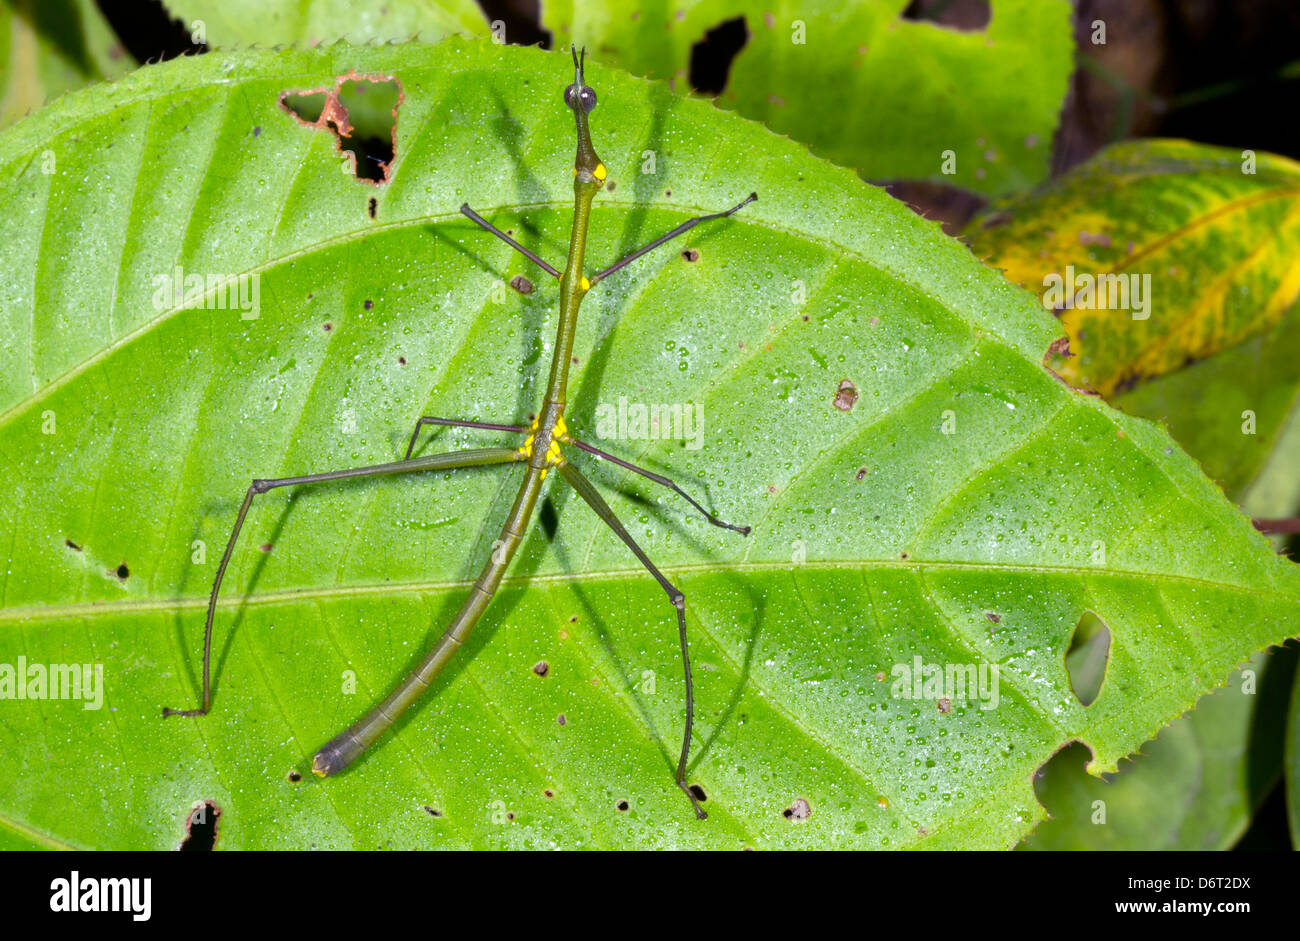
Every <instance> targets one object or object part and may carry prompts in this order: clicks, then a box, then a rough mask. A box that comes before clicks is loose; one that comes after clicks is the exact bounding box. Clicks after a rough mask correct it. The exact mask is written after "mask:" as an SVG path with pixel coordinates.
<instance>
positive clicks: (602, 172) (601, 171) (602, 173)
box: [591, 163, 609, 183]
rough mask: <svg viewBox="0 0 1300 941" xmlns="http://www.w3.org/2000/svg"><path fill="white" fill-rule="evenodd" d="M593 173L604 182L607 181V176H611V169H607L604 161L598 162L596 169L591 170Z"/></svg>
mask: <svg viewBox="0 0 1300 941" xmlns="http://www.w3.org/2000/svg"><path fill="white" fill-rule="evenodd" d="M591 175H592V176H594V177H595V178H596V179H598V180H600V181H601V182H602V183H603V182H605V177H607V176H609V171H608V170H606V169H605V165H604V164H603V163H598V164H596V169H595V170H593V171H591Z"/></svg>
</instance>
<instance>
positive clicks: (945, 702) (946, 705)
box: [938, 696, 952, 715]
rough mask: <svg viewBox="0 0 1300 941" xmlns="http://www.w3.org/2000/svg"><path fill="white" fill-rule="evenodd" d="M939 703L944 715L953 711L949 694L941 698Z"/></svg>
mask: <svg viewBox="0 0 1300 941" xmlns="http://www.w3.org/2000/svg"><path fill="white" fill-rule="evenodd" d="M938 705H939V711H940V712H942V713H943V714H944V715H948V714H949V713H950V712H952V700H951V699H949V698H948V697H947V696H944V697H943V698H941V699H940V700H939V703H938Z"/></svg>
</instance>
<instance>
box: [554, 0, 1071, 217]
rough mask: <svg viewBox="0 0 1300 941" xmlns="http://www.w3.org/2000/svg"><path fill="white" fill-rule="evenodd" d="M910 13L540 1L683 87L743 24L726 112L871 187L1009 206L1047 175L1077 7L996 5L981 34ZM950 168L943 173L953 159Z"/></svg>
mask: <svg viewBox="0 0 1300 941" xmlns="http://www.w3.org/2000/svg"><path fill="white" fill-rule="evenodd" d="M907 5H908V0H856V2H853V3H825V2H822V0H792V2H788V3H783V4H779V5H773V4H771V3H767V2H756V0H702V2H670V3H664V4H657V5H655V6H654V7H653V8H650V9H646V8H642V7H635V8H634V7H630V6H627V5H626V4H622V3H619V2H617V0H597V2H590V0H582V2H575V0H543V3H542V22H543V23H544V24H545V25H546V27H547V28H549V29H550V30H552V32H553V33H554V34H555V35H556V36H557V37H562V38H563V39H564V40H566V41H572V42H577V43H585V44H586V45H588V46H590V47H592V48H593V49H595V50H597V51H598V54H599V55H600V56H601V57H602V58H603V59H608V60H611V61H613V63H614V64H616V65H618V66H619V67H621V68H625V69H628V70H629V71H632V72H636V73H638V74H640V75H649V76H652V77H655V78H664V79H675V80H676V81H677V83H678V87H679V88H680V87H685V83H686V78H687V69H688V67H689V65H690V61H691V49H692V47H693V46H694V45H695V44H697V43H699V42H701V41H703V40H704V38H705V36H706V34H707V33H708V32H709V31H710V30H713V29H714V28H716V27H718V26H719V25H721V24H723V23H725V22H727V21H730V20H733V19H735V18H737V17H741V18H743V19H744V23H745V28H746V30H747V32H748V40H747V41H746V43H745V46H744V48H743V49H741V51H740V52H739V54H737V55H736V58H735V60H734V62H733V63H732V65H731V70H730V75H729V77H728V82H727V85H726V87H725V89H724V92H723V94H722V95H721V96H720V97H719V99H718V103H719V104H721V105H722V106H724V107H734V108H735V109H736V110H738V111H739V112H740V113H741V114H743V115H745V116H746V117H750V118H755V119H757V120H759V121H762V122H763V123H765V124H767V125H768V126H769V127H771V128H772V129H773V130H775V131H778V132H780V133H782V134H789V135H790V136H791V137H793V138H794V139H795V140H801V141H806V142H807V143H808V144H810V145H811V146H812V148H813V150H814V151H815V152H816V153H819V154H821V155H822V156H825V157H828V158H830V159H831V160H834V161H835V162H836V163H839V164H841V165H842V166H848V167H856V168H857V169H858V170H859V171H860V172H861V173H862V175H863V176H864V177H866V178H867V179H875V180H883V179H894V178H902V179H928V180H936V181H938V182H941V183H948V184H952V185H955V186H964V187H966V188H968V189H972V190H975V191H976V192H979V193H985V194H999V193H1005V192H1008V191H1010V190H1015V189H1019V188H1021V187H1024V186H1028V185H1030V184H1033V183H1037V182H1039V181H1040V180H1042V179H1043V178H1044V177H1046V175H1047V169H1048V158H1049V156H1050V154H1051V146H1052V135H1053V134H1054V132H1055V130H1056V122H1057V118H1058V115H1059V112H1060V108H1061V101H1062V99H1063V98H1064V97H1065V92H1066V88H1067V86H1068V84H1069V78H1070V73H1071V71H1072V70H1073V50H1074V40H1073V36H1072V33H1071V28H1070V5H1069V3H1067V2H1063V0H992V3H991V4H990V6H991V9H992V16H991V19H990V20H989V24H988V26H987V27H986V28H985V29H984V30H980V31H971V32H963V31H958V30H954V29H948V28H945V27H942V26H938V25H936V24H934V23H929V22H916V21H912V20H906V19H903V18H902V14H903V11H904V9H906V7H907ZM948 152H951V154H952V157H951V164H950V165H949V166H948V167H945V163H946V162H947V160H948V157H947V153H948Z"/></svg>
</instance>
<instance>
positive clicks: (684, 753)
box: [163, 49, 758, 819]
mask: <svg viewBox="0 0 1300 941" xmlns="http://www.w3.org/2000/svg"><path fill="white" fill-rule="evenodd" d="M571 52H572V55H573V69H574V77H573V84H572V85H569V86H568V87H567V88H566V89H565V90H564V103H565V104H566V105H567V106H568V107H569V109H570V110H572V111H573V115H574V120H575V122H576V126H577V145H578V146H577V155H576V157H575V159H574V167H573V177H574V179H573V194H574V205H573V228H572V232H571V234H570V236H569V255H568V258H567V259H566V260H565V263H564V270H563V271H561V270H559V269H558V268H555V267H554V266H552V265H550V264H549V263H547V262H546V261H544V260H543V259H542V258H540V257H539V256H537V255H535V254H534V253H533V252H531V251H529V250H528V249H527V248H525V247H524V246H522V245H520V244H519V243H518V242H516V241H515V240H514V239H512V238H511V237H510V236H509V235H507V234H506V233H505V232H502V231H501V230H500V229H498V228H496V227H495V226H493V225H492V224H491V223H490V222H488V221H487V220H486V219H484V218H483V217H482V216H480V215H479V214H478V213H476V212H475V211H474V210H473V209H471V208H470V207H469V205H468V204H464V205H462V206H461V207H460V211H461V212H462V213H463V214H464V215H465V216H467V217H468V218H469V219H470V220H472V221H473V222H474V223H475V224H477V225H478V226H480V227H481V228H483V229H484V230H486V231H487V232H490V233H491V234H492V235H494V236H496V237H497V238H499V239H501V240H502V241H503V242H505V243H506V244H507V245H509V246H510V247H511V248H513V249H514V250H515V251H517V252H519V253H520V254H521V255H523V256H524V257H525V258H527V259H528V260H529V261H531V262H533V263H534V264H536V265H537V266H539V267H540V268H542V270H544V271H545V272H546V273H547V274H549V275H550V276H551V277H553V278H556V279H558V280H559V283H560V323H559V329H558V333H557V337H556V343H555V355H554V358H553V359H552V361H551V373H550V380H549V382H548V384H547V388H546V396H545V398H544V400H543V402H542V407H541V409H540V411H539V412H538V413H537V416H536V417H535V418H534V419H533V421H532V425H531V427H524V426H521V425H504V424H492V423H489V422H481V421H469V420H462V419H455V418H440V417H436V416H431V415H426V416H424V417H422V418H420V419H419V421H417V422H416V425H415V430H414V431H413V432H412V433H411V439H410V443H409V444H408V445H407V448H406V455H405V457H404V458H403V459H402V460H401V461H396V462H393V463H391V464H375V465H370V466H368V467H352V468H347V469H345V470H335V471H326V472H325V473H317V474H303V475H300V476H296V477H279V478H275V479H269V480H261V479H257V480H254V481H253V482H252V484H251V485H250V486H249V488H248V492H247V493H246V494H245V496H244V502H243V504H242V505H241V506H240V508H239V514H238V516H237V517H236V518H235V525H234V528H233V529H232V531H231V533H230V538H229V540H228V541H227V543H226V550H225V552H224V553H223V555H222V556H221V563H220V564H219V565H218V566H217V575H216V579H215V580H214V581H213V584H212V593H211V595H210V596H209V598H208V610H207V620H206V623H205V625H204V634H203V701H202V704H201V705H200V706H199V707H198V708H196V709H171V708H164V709H163V715H164V716H201V715H206V714H207V712H208V709H209V707H210V706H211V703H212V684H211V672H210V671H211V661H212V622H213V617H214V614H215V612H216V607H217V595H218V593H219V592H220V590H221V582H222V578H223V577H224V576H225V573H226V567H227V565H228V564H229V563H230V557H231V554H232V553H233V552H234V549H235V543H236V541H237V540H238V538H239V531H240V530H241V529H242V528H243V525H244V519H245V518H246V517H247V515H248V511H249V508H250V507H251V506H252V503H253V498H254V497H256V496H257V495H258V494H262V493H266V492H267V491H270V490H274V489H276V488H279V487H294V486H298V485H299V484H315V483H322V482H324V481H330V480H344V479H349V478H355V477H378V476H381V475H386V474H407V473H412V472H418V471H439V470H451V469H454V468H469V467H492V466H503V465H510V464H524V465H525V470H524V477H523V482H522V483H521V484H520V486H519V493H518V495H517V496H516V497H515V502H514V507H513V508H512V509H511V511H510V516H509V518H508V519H507V520H506V522H505V525H504V526H503V527H502V529H501V536H500V538H499V539H498V540H497V542H496V544H495V547H494V550H493V552H492V555H491V558H490V559H489V560H488V561H487V563H486V564H485V565H484V566H483V570H482V572H481V573H480V574H479V576H478V579H477V580H476V581H475V582H474V587H473V588H472V589H471V591H470V593H469V596H468V597H467V598H466V599H465V601H464V602H463V603H462V605H461V607H460V609H459V611H458V612H457V613H456V616H455V617H454V618H453V619H452V622H451V625H450V626H449V627H448V628H447V630H446V631H445V632H444V633H443V635H442V636H441V638H440V639H439V640H438V642H437V643H436V644H434V646H433V648H432V649H431V650H430V651H429V652H428V653H427V654H426V655H425V657H424V659H423V660H422V661H421V662H420V664H419V666H417V667H416V668H415V670H414V671H413V672H412V673H411V674H410V675H409V676H407V677H406V679H404V680H402V682H401V683H399V684H398V685H397V687H396V688H394V689H393V691H392V692H391V693H389V694H388V696H387V697H385V698H384V700H383V701H382V702H380V703H379V704H378V705H377V706H375V707H374V708H373V709H372V710H371V711H370V712H369V713H367V714H366V715H365V716H363V717H362V718H361V719H360V720H358V721H357V722H356V723H354V724H353V725H352V726H350V727H349V728H347V729H345V730H344V731H343V732H341V733H339V734H338V735H337V736H335V737H334V738H333V739H332V740H331V741H330V742H328V743H327V744H326V745H325V746H324V747H323V748H321V750H320V751H319V752H317V753H316V756H315V757H314V758H313V760H312V771H313V772H314V773H316V774H317V775H319V776H321V777H328V776H330V775H333V774H338V773H339V772H340V771H342V770H343V769H344V768H346V767H347V766H348V765H349V764H351V763H352V762H353V761H354V760H355V759H356V758H357V757H358V756H359V755H360V754H361V753H362V752H363V751H365V750H366V748H368V747H369V746H370V745H372V744H373V743H374V742H375V741H376V740H377V739H378V738H379V737H380V736H381V735H383V733H384V732H385V731H386V730H387V729H388V728H389V727H390V726H391V725H392V724H393V723H394V722H395V721H396V720H397V718H398V717H399V716H401V715H402V713H404V712H405V711H406V710H407V709H408V708H410V706H411V705H412V704H413V703H414V702H415V701H416V700H417V699H419V697H420V695H421V694H422V693H423V692H424V691H425V690H426V689H428V688H429V685H430V684H431V683H432V682H433V679H434V677H435V676H437V675H438V673H439V671H440V670H442V668H443V667H444V666H445V665H446V664H447V662H448V661H449V660H450V659H451V657H452V655H453V654H454V653H455V652H456V651H457V650H458V649H459V648H460V647H461V646H463V645H464V643H465V641H466V638H467V637H468V636H469V633H470V631H471V630H473V628H474V625H475V624H477V623H478V620H479V618H481V617H482V616H483V612H484V611H485V610H486V609H487V606H488V604H489V603H490V602H491V601H492V598H493V596H494V595H495V593H496V591H497V588H498V587H499V586H500V584H501V580H502V577H503V576H504V575H505V572H506V569H507V567H508V566H509V564H510V560H511V559H512V558H513V557H514V554H515V551H516V550H517V549H518V548H519V546H520V544H521V543H522V541H523V536H524V533H525V532H526V531H527V528H528V523H529V520H530V519H531V517H532V514H533V509H534V507H535V505H536V503H537V499H538V495H539V493H540V492H541V488H542V483H543V481H544V480H545V479H546V476H547V473H548V472H549V471H551V470H555V471H557V472H558V473H559V474H560V476H562V477H563V478H564V479H565V481H567V482H568V483H569V484H570V485H571V486H572V487H573V489H574V490H575V491H577V493H578V495H579V496H580V497H581V498H582V499H583V500H584V501H585V502H586V503H587V504H588V505H589V506H590V507H591V508H592V510H594V511H595V513H596V515H597V516H599V517H600V519H601V520H603V521H604V522H605V523H606V524H607V525H608V526H609V528H610V529H612V530H613V531H614V533H615V534H616V535H617V536H618V538H619V539H621V540H622V541H623V542H624V543H625V544H626V545H627V547H628V548H629V549H630V550H631V551H632V554H633V555H635V556H636V558H637V559H638V561H640V563H641V564H642V565H643V566H645V568H646V570H647V571H648V572H649V573H650V575H651V576H653V577H654V579H655V580H656V581H657V582H658V583H659V585H660V586H661V587H662V588H663V590H664V592H665V593H666V594H667V595H668V599H669V601H670V602H671V603H672V605H673V607H674V608H675V609H676V612H677V633H678V637H679V640H680V643H681V651H682V673H683V677H684V679H685V687H686V723H685V729H684V731H683V735H682V750H681V755H680V757H679V758H678V760H677V774H676V781H677V786H678V787H680V788H681V789H682V791H683V792H684V793H685V794H686V796H687V797H688V798H690V801H691V806H692V807H693V808H694V810H695V815H696V816H697V817H699V818H700V819H704V818H705V817H706V816H707V814H706V813H705V812H704V808H703V807H701V806H700V802H699V799H698V798H697V796H696V794H695V793H694V792H693V790H692V788H691V787H690V786H689V785H688V784H687V782H686V762H687V758H688V756H689V754H690V748H691V731H692V726H693V725H694V720H695V687H694V683H693V681H692V679H691V657H690V648H689V644H688V642H687V637H686V596H685V595H684V594H683V593H682V592H681V591H680V590H679V589H678V588H677V587H676V586H675V585H673V584H672V582H670V581H669V580H668V579H667V578H665V577H664V575H663V573H662V572H660V571H659V569H658V568H656V567H655V564H654V563H653V562H651V561H650V559H649V558H648V557H647V556H646V554H645V552H644V551H643V550H642V549H641V547H640V546H639V545H637V543H636V540H634V539H633V538H632V536H631V535H630V534H629V533H628V531H627V530H626V529H625V528H624V527H623V524H622V523H621V522H619V520H618V517H616V516H615V515H614V513H613V511H612V510H611V509H610V508H609V505H608V504H607V503H606V502H605V500H604V498H603V497H602V496H601V495H600V493H599V492H598V491H597V490H596V488H595V487H594V486H593V485H592V484H591V482H590V481H589V480H588V479H587V478H586V477H585V476H584V475H583V474H582V472H581V471H579V470H578V469H577V468H576V467H574V466H573V465H572V464H571V463H569V461H568V459H567V458H565V457H564V456H563V453H562V452H561V450H560V445H561V444H565V445H573V446H574V447H575V448H578V449H579V450H582V451H585V452H586V453H588V454H591V455H594V456H595V457H597V458H599V459H603V460H606V461H610V462H611V463H613V464H615V465H617V466H618V467H621V468H624V469H625V470H628V471H631V472H633V473H636V474H639V475H641V476H642V477H645V478H646V479H648V480H650V481H653V482H654V483H656V484H660V485H661V486H664V487H666V488H668V489H669V490H672V491H673V492H674V493H676V494H677V495H678V496H680V497H682V498H684V499H685V500H686V501H687V502H688V503H689V504H690V505H691V506H692V507H693V508H694V509H695V510H697V511H698V512H699V513H701V514H703V516H704V518H705V519H707V520H708V521H709V522H710V523H712V524H713V525H714V526H719V527H721V528H723V529H729V530H733V531H734V532H738V533H740V534H742V535H748V534H749V527H748V526H736V525H733V524H732V523H728V522H725V521H724V520H721V519H719V518H718V517H716V516H714V515H713V514H712V513H710V512H709V511H708V510H706V509H705V508H704V507H703V506H702V505H701V504H700V503H699V502H697V501H696V500H695V499H694V498H693V497H691V496H690V495H689V494H688V493H686V491H685V490H683V489H682V488H681V487H679V486H678V485H677V484H676V483H674V482H673V481H672V480H670V479H669V478H667V477H664V476H662V475H660V474H656V473H653V472H651V471H649V470H646V469H645V468H642V467H638V466H636V465H635V464H632V463H629V462H628V461H624V460H622V459H620V458H618V457H615V456H614V455H612V454H608V453H606V452H605V451H602V450H600V449H599V448H595V447H593V446H591V445H589V444H586V443H585V442H582V441H580V440H578V439H577V438H575V437H573V436H571V435H570V434H569V432H568V429H567V427H566V426H565V423H564V407H565V402H566V399H565V396H566V389H567V384H568V374H569V363H570V359H571V355H572V352H573V338H574V332H575V329H576V327H577V320H578V308H579V306H580V305H581V304H582V299H583V298H584V297H585V296H586V294H587V292H588V291H589V290H590V289H591V287H592V286H593V285H595V284H596V283H598V282H599V281H601V280H603V279H604V278H607V277H609V276H610V275H612V274H614V273H615V272H616V271H619V270H620V269H622V268H623V267H625V266H626V265H628V264H630V263H631V262H633V261H636V260H637V259H638V258H640V257H641V256H642V255H645V254H646V253H647V252H650V251H652V250H654V249H656V248H658V247H659V246H661V245H663V244H664V243H665V242H668V241H671V240H672V239H674V238H676V237H677V236H679V235H682V234H683V233H685V232H688V231H690V230H691V229H693V228H694V227H695V226H697V225H699V224H700V223H701V222H708V221H710V220H714V219H723V218H726V217H727V216H730V215H731V214H732V213H734V212H737V211H738V210H740V209H742V208H743V207H745V206H747V205H749V204H750V203H751V202H753V201H754V200H756V199H757V198H758V196H757V194H755V193H750V194H749V196H748V197H746V198H745V199H744V200H743V201H741V202H740V203H738V204H736V205H735V206H732V207H731V208H730V209H727V210H724V211H722V212H715V213H711V214H709V215H703V216H696V217H694V218H691V219H688V220H686V221H685V222H683V223H682V224H681V225H679V226H677V227H675V228H673V229H672V230H670V231H668V232H666V233H664V234H663V235H661V236H660V237H659V238H657V239H655V240H654V241H653V242H650V243H649V244H648V245H646V246H644V247H643V248H640V249H638V250H637V251H634V252H632V254H630V255H628V256H627V257H626V258H624V259H622V260H621V261H618V262H615V263H614V264H612V265H610V266H609V267H608V268H605V269H604V270H602V271H598V272H596V273H595V274H593V275H591V276H590V277H588V276H587V275H585V274H584V273H583V260H584V258H585V255H586V248H587V222H588V217H589V216H590V213H591V204H592V200H593V199H594V198H595V196H596V194H597V193H598V192H600V190H601V189H602V187H603V186H604V184H605V177H606V175H607V171H606V169H605V165H604V164H603V163H601V162H600V158H599V157H597V156H596V150H595V148H594V147H593V146H592V143H591V134H590V131H589V129H588V115H589V114H590V113H591V111H592V110H593V109H594V108H595V107H596V93H595V91H594V90H593V89H592V88H591V87H590V86H588V85H587V84H586V82H585V80H584V77H583V66H584V64H585V62H586V50H585V49H583V50H582V54H581V55H579V53H578V51H577V50H576V49H572V50H571ZM426 425H443V426H454V427H458V428H473V429H480V430H488V431H501V432H515V433H518V434H522V435H526V438H525V440H524V442H523V444H522V446H520V447H518V448H501V447H498V448H476V449H467V450H461V451H452V452H448V453H444V454H434V455H429V456H424V457H411V454H412V452H413V451H414V450H415V444H416V441H417V440H418V438H419V436H420V430H421V429H422V428H424V427H425V426H426Z"/></svg>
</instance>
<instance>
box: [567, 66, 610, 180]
mask: <svg viewBox="0 0 1300 941" xmlns="http://www.w3.org/2000/svg"><path fill="white" fill-rule="evenodd" d="M570 51H571V52H572V53H573V84H572V85H570V86H569V87H568V88H566V89H564V103H565V104H566V105H568V106H569V108H570V109H572V111H573V118H574V120H575V121H576V122H577V126H578V155H577V157H576V158H575V159H574V163H573V175H574V177H576V179H577V181H578V183H581V184H591V183H595V184H596V187H597V188H598V189H599V188H600V187H601V186H604V185H605V177H606V175H607V171H606V170H605V165H604V164H603V163H601V162H600V158H599V157H597V156H596V148H595V147H593V146H592V145H591V131H590V129H589V128H588V127H587V115H588V114H590V113H591V111H592V110H593V109H595V107H596V92H595V90H594V89H593V88H592V87H591V86H590V85H588V84H587V83H586V81H585V80H584V78H583V74H582V70H583V65H584V64H585V63H586V60H587V50H586V48H585V47H584V48H583V50H582V52H581V53H579V52H578V50H577V48H576V47H574V48H572V49H571V50H570Z"/></svg>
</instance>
